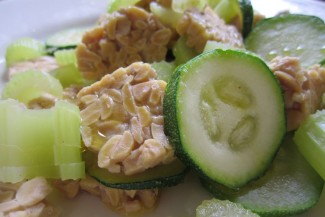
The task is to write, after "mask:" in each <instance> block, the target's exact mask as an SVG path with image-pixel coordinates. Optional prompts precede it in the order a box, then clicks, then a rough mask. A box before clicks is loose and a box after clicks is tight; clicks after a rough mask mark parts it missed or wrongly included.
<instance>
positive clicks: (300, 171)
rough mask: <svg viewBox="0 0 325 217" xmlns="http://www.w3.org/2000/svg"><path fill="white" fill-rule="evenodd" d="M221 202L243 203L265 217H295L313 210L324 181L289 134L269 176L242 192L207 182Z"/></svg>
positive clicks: (208, 187) (246, 187)
mask: <svg viewBox="0 0 325 217" xmlns="http://www.w3.org/2000/svg"><path fill="white" fill-rule="evenodd" d="M202 183H203V186H204V187H205V188H206V189H208V190H209V191H210V192H211V193H213V194H214V195H215V196H216V197H218V198H223V199H229V200H230V201H233V202H236V203H240V204H242V205H243V206H244V207H245V208H247V209H250V210H252V211H253V212H256V213H258V214H260V215H261V216H289V215H290V216H291V215H294V214H298V213H301V212H304V211H306V210H308V209H310V208H311V207H313V206H314V205H315V204H316V203H317V201H318V200H319V198H320V195H321V193H322V188H323V184H324V182H323V180H322V178H321V177H320V176H319V175H318V174H317V173H316V171H315V170H314V169H313V168H312V167H311V166H310V165H309V164H308V162H307V161H306V160H305V159H304V158H303V156H302V155H301V154H300V153H299V151H298V150H297V148H296V146H295V144H294V143H293V141H292V135H291V134H288V135H287V136H286V138H285V140H284V142H283V144H282V146H281V148H280V150H279V152H278V154H277V156H276V158H275V160H274V162H273V163H272V165H271V167H270V168H269V169H268V171H267V172H266V174H265V175H264V176H263V177H261V178H260V179H258V180H256V181H253V182H251V183H249V184H248V185H247V186H244V187H243V188H240V189H238V190H233V189H229V188H226V187H224V186H221V185H217V184H215V183H212V182H209V181H206V180H203V181H202Z"/></svg>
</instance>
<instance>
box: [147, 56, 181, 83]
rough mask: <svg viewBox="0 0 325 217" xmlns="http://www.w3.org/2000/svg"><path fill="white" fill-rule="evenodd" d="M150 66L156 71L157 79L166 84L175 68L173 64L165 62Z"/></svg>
mask: <svg viewBox="0 0 325 217" xmlns="http://www.w3.org/2000/svg"><path fill="white" fill-rule="evenodd" d="M151 66H152V67H153V68H154V69H155V70H156V72H157V74H158V76H157V78H158V79H159V80H164V81H166V82H168V80H169V79H170V77H171V76H172V74H173V72H174V70H175V68H176V66H175V63H174V62H166V61H160V62H154V63H151Z"/></svg>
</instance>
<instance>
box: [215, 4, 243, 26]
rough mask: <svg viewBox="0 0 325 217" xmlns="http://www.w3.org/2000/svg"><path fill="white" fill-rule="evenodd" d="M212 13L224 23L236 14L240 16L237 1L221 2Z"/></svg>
mask: <svg viewBox="0 0 325 217" xmlns="http://www.w3.org/2000/svg"><path fill="white" fill-rule="evenodd" d="M214 11H215V12H216V13H217V14H218V15H219V17H220V18H222V19H223V20H224V21H225V22H226V23H229V22H230V21H231V20H232V19H233V18H234V17H235V16H236V15H237V14H240V13H241V12H240V6H239V3H238V0H221V1H220V2H219V3H218V4H217V5H216V7H215V8H214Z"/></svg>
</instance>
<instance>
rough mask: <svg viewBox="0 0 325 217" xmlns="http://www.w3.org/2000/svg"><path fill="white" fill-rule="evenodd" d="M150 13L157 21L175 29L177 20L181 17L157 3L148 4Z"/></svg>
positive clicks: (179, 14)
mask: <svg viewBox="0 0 325 217" xmlns="http://www.w3.org/2000/svg"><path fill="white" fill-rule="evenodd" d="M150 11H151V12H152V13H153V14H154V15H155V16H156V17H158V18H159V20H160V21H161V22H162V23H164V24H167V25H170V26H172V27H174V28H176V26H177V24H178V22H179V20H180V19H181V17H182V13H178V12H176V11H174V10H172V9H171V8H166V7H164V6H162V5H160V4H158V3H157V2H151V3H150Z"/></svg>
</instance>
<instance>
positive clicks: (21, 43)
mask: <svg viewBox="0 0 325 217" xmlns="http://www.w3.org/2000/svg"><path fill="white" fill-rule="evenodd" d="M44 54H45V45H44V44H43V43H42V42H40V41H37V40H36V39H33V38H20V39H17V40H16V41H14V42H12V43H11V44H10V45H9V46H8V47H7V50H6V63H7V66H11V65H12V64H13V63H16V62H21V61H26V60H30V59H35V58H37V57H41V56H43V55H44Z"/></svg>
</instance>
